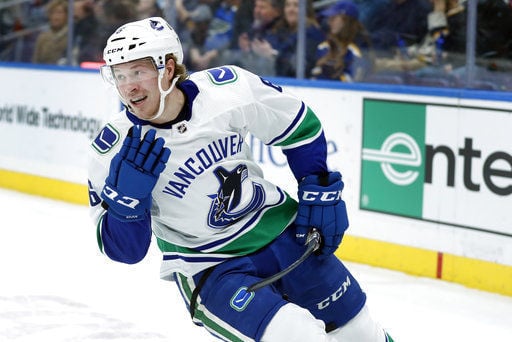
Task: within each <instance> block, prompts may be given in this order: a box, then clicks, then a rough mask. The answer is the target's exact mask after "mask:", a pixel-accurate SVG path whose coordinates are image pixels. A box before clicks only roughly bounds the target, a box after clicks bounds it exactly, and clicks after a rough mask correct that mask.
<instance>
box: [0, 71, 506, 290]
mask: <svg viewBox="0 0 512 342" xmlns="http://www.w3.org/2000/svg"><path fill="white" fill-rule="evenodd" d="M0 77H1V78H2V80H3V82H2V84H1V85H0V88H2V89H1V91H2V94H3V95H4V96H3V97H2V100H0V129H1V131H2V136H3V141H4V142H3V143H2V144H1V146H0V186H2V187H5V188H11V189H16V190H20V191H23V192H27V193H31V194H36V195H42V196H46V197H50V198H55V199H59V200H64V201H68V202H72V203H78V204H87V188H86V185H85V184H86V178H87V172H86V158H85V157H86V156H85V154H86V151H87V148H88V144H89V143H90V140H91V138H92V137H93V136H94V134H95V132H96V131H97V129H98V128H99V127H100V126H101V123H102V121H103V120H104V118H105V117H106V115H108V113H111V112H116V111H118V110H119V108H120V104H119V102H118V101H117V100H116V98H115V92H114V91H113V90H112V89H109V88H107V87H106V86H105V85H104V84H103V82H102V80H101V78H100V76H99V75H98V73H97V72H93V71H89V72H87V71H83V70H76V69H51V68H48V69H46V68H34V67H32V66H28V65H16V66H14V67H7V66H6V65H0ZM4 80H6V81H4ZM272 81H273V82H274V83H279V84H280V85H283V86H284V87H285V88H286V89H287V90H289V91H292V92H294V93H296V94H297V95H299V96H300V97H301V98H303V99H304V101H305V102H306V103H307V104H308V105H309V106H310V107H311V108H312V109H313V110H314V111H315V112H316V113H317V115H318V116H319V117H320V119H321V120H322V122H323V124H324V127H325V133H326V137H327V140H328V144H329V166H330V168H332V169H336V170H339V171H341V173H342V174H343V178H344V182H345V184H346V186H345V190H344V197H345V200H346V201H347V206H348V209H349V215H350V228H349V231H348V232H347V235H346V237H345V238H344V242H343V244H342V247H341V248H340V249H339V250H338V255H339V256H340V257H342V258H344V259H348V260H352V261H357V262H363V263H368V264H372V265H376V266H381V267H386V268H391V269H397V270H401V271H405V272H408V273H412V274H416V275H421V276H429V277H434V278H439V279H444V280H448V281H454V282H458V283H462V284H465V285H467V286H470V287H475V288H479V289H484V290H488V291H492V292H498V293H503V294H508V295H512V282H511V281H510V280H512V251H511V250H510V248H508V246H509V245H510V243H511V242H512V215H507V214H508V212H507V209H508V208H510V207H511V204H512V195H511V192H512V157H511V155H512V148H511V146H512V144H510V141H511V139H510V133H509V132H511V131H512V115H511V110H512V103H511V102H510V101H507V100H506V97H507V95H508V94H500V93H496V92H478V91H473V92H471V91H462V90H439V89H437V90H436V89H431V88H412V87H398V86H376V85H347V84H341V83H332V82H318V81H316V82H310V81H296V80H289V79H272ZM246 141H247V143H249V144H250V146H251V147H252V149H253V154H254V158H255V159H256V160H257V161H258V162H259V163H260V165H261V166H262V168H263V169H264V172H265V174H266V175H267V176H268V177H269V178H271V179H273V180H274V181H276V182H278V183H279V184H281V185H282V187H283V188H284V189H285V190H287V191H288V192H289V193H290V194H291V195H292V196H293V195H294V193H295V191H296V190H295V187H296V184H295V181H294V180H293V178H292V176H291V173H290V172H289V170H288V169H287V166H286V160H285V158H284V156H283V154H282V153H281V152H280V151H279V150H278V149H275V148H269V147H267V146H264V145H263V144H261V142H259V141H258V140H256V139H254V138H253V137H251V136H248V137H247V138H246Z"/></svg>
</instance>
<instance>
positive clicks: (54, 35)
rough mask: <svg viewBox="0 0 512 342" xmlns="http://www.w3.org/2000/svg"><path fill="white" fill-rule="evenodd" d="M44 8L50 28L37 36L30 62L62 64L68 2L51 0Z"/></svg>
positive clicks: (65, 40) (66, 36) (65, 39)
mask: <svg viewBox="0 0 512 342" xmlns="http://www.w3.org/2000/svg"><path fill="white" fill-rule="evenodd" d="M46 8H47V15H48V23H49V25H50V28H49V30H48V31H45V32H41V33H40V34H39V36H38V37H37V40H36V45H35V49H34V53H33V55H32V62H33V63H41V64H64V63H65V58H66V49H67V42H68V25H67V24H68V2H67V1H66V0H52V1H50V2H49V3H48V5H47V7H46Z"/></svg>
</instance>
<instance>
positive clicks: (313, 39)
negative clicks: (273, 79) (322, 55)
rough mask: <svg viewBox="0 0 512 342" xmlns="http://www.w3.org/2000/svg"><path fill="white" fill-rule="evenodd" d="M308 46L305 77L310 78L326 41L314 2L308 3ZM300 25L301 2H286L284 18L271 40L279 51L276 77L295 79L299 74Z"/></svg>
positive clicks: (309, 0) (293, 0)
mask: <svg viewBox="0 0 512 342" xmlns="http://www.w3.org/2000/svg"><path fill="white" fill-rule="evenodd" d="M306 7H307V8H306V42H305V43H306V44H305V45H306V46H305V77H306V78H309V77H310V74H311V69H313V67H314V65H315V62H316V49H317V46H318V44H320V43H321V42H322V41H323V40H324V39H325V34H324V32H323V31H322V29H321V28H320V25H319V23H318V21H317V19H316V13H315V10H314V8H313V2H312V1H311V0H308V1H307V3H306ZM298 24H299V0H286V1H285V3H284V8H283V16H282V17H281V18H280V19H279V21H278V22H277V23H276V25H275V27H274V29H273V30H272V32H271V34H270V38H269V40H270V41H272V42H273V47H274V48H275V49H276V50H277V57H276V62H275V68H276V75H277V76H285V77H295V76H296V72H297V27H298Z"/></svg>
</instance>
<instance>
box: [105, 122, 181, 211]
mask: <svg viewBox="0 0 512 342" xmlns="http://www.w3.org/2000/svg"><path fill="white" fill-rule="evenodd" d="M155 134H156V132H155V130H154V129H150V130H149V131H148V132H147V133H146V134H145V135H144V138H143V139H142V140H141V137H140V136H141V127H140V126H133V127H132V128H130V130H129V131H128V135H127V136H126V138H125V139H124V142H123V146H122V147H121V150H120V151H119V152H118V153H117V154H116V155H115V156H114V158H112V161H111V162H110V170H109V175H108V177H107V179H106V180H105V186H104V187H103V191H102V192H101V198H102V199H103V201H104V202H105V203H106V204H107V205H108V212H109V214H112V215H113V216H114V217H116V218H117V219H119V220H121V221H137V220H142V219H144V215H145V214H146V213H149V211H150V208H151V191H153V188H154V187H155V185H156V182H157V180H158V177H159V175H160V173H161V172H162V171H163V170H164V168H165V163H167V160H169V156H170V155H171V150H169V149H168V148H166V147H164V139H162V138H157V139H155Z"/></svg>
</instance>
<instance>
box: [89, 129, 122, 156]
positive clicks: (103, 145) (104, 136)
mask: <svg viewBox="0 0 512 342" xmlns="http://www.w3.org/2000/svg"><path fill="white" fill-rule="evenodd" d="M120 136H121V134H120V133H119V131H118V130H116V129H115V128H114V126H112V125H110V124H107V125H106V126H105V127H103V129H102V130H101V131H100V133H98V135H97V136H96V138H95V139H94V141H93V142H92V147H93V148H94V149H95V150H96V151H97V152H98V153H99V154H105V153H107V152H108V151H110V150H111V149H112V147H114V146H115V145H116V144H117V143H118V142H119V138H120Z"/></svg>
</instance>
